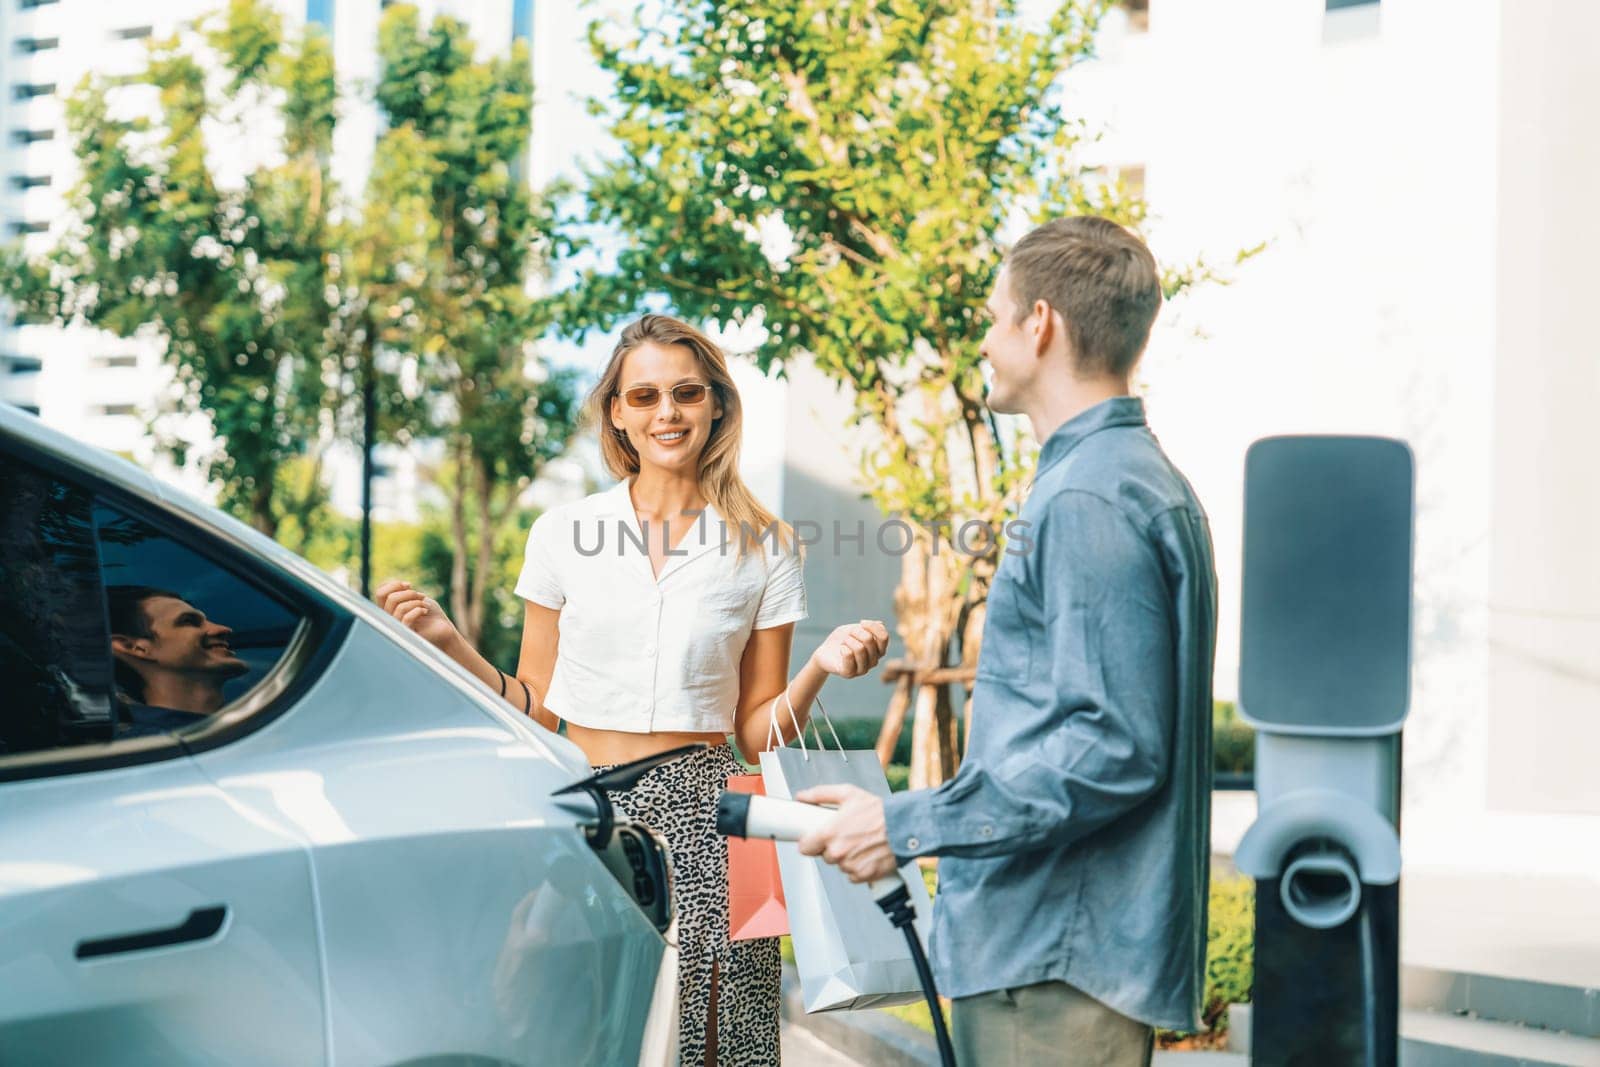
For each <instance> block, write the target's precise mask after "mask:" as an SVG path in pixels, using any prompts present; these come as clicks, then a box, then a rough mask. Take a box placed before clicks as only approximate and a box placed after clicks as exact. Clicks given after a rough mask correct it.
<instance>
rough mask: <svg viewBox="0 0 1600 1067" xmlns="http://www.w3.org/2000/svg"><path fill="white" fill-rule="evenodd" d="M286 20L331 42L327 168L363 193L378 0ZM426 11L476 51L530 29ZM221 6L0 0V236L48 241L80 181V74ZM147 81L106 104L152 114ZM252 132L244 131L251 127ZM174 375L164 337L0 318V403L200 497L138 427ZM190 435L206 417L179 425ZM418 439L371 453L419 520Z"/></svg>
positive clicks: (117, 66) (482, 9)
mask: <svg viewBox="0 0 1600 1067" xmlns="http://www.w3.org/2000/svg"><path fill="white" fill-rule="evenodd" d="M269 3H270V4H271V5H272V6H273V7H274V8H276V9H277V10H278V11H279V12H280V13H281V14H282V15H283V17H284V20H285V22H286V24H287V26H288V27H289V28H290V29H291V31H292V30H293V29H295V28H296V27H298V26H300V25H304V24H305V23H317V24H320V25H321V26H322V27H324V29H325V30H326V32H328V33H329V34H330V35H331V37H332V40H333V48H334V59H335V64H336V67H337V70H338V73H339V78H340V81H341V87H342V90H343V91H344V98H343V99H342V101H341V106H340V129H339V133H338V136H337V137H336V139H335V148H334V159H333V171H334V177H335V178H336V180H337V181H338V182H339V183H340V185H341V187H342V188H343V189H344V190H345V192H346V194H347V195H350V196H352V197H353V196H357V195H359V193H360V191H361V188H362V186H363V185H364V183H365V181H366V176H367V171H368V169H369V167H370V165H371V160H372V148H373V144H374V143H375V141H376V138H377V135H378V131H379V118H378V114H377V110H376V107H375V106H374V105H373V103H372V102H371V100H370V99H369V98H368V97H367V96H366V95H365V94H364V92H363V86H364V85H366V84H370V82H371V80H372V78H373V77H374V76H375V75H376V73H377V30H378V20H379V17H380V14H381V12H382V9H383V8H384V7H387V6H388V3H387V2H386V0H269ZM416 6H417V7H418V9H419V11H420V13H421V15H422V17H423V19H424V20H425V21H426V20H431V19H432V18H433V17H434V16H436V15H450V16H453V17H455V18H458V19H460V20H462V21H463V22H465V23H466V24H467V25H468V27H469V30H470V32H471V35H472V37H473V40H474V41H475V43H476V44H477V46H478V48H479V51H480V54H492V53H495V52H504V51H506V50H507V49H508V48H509V47H510V46H511V43H512V41H513V40H515V39H518V38H522V39H531V37H532V34H533V15H534V6H533V0H432V2H429V0H421V2H419V3H417V4H416ZM223 7H225V0H162V2H161V3H158V4H119V3H113V2H111V0H0V183H3V184H0V242H10V241H14V240H17V239H19V238H20V239H21V240H22V242H23V247H24V248H25V249H26V250H27V251H28V252H30V253H38V252H41V251H43V250H44V249H46V248H48V247H50V245H51V243H52V242H53V241H54V239H55V238H56V236H58V235H59V234H60V233H61V232H62V229H63V227H64V226H65V225H66V224H67V223H68V219H67V218H66V196H67V194H68V193H69V192H70V190H71V188H72V185H73V183H74V182H75V181H76V178H77V169H76V160H75V157H74V154H73V151H72V146H71V143H70V139H69V137H68V133H67V130H66V127H65V115H64V108H65V101H66V98H67V96H68V95H69V94H70V93H71V91H72V90H73V88H74V87H76V86H77V85H78V84H79V82H80V81H81V80H82V79H83V78H84V77H86V76H88V75H95V76H98V77H106V78H116V77H127V76H131V75H136V74H137V73H138V72H139V71H140V70H141V69H142V68H143V65H144V62H145V55H146V53H145V48H146V45H147V43H148V42H149V41H150V40H151V39H152V38H162V37H165V36H168V35H170V34H172V33H174V32H176V31H178V30H180V29H181V28H182V27H183V26H185V25H186V24H189V23H192V22H193V21H194V20H195V19H197V18H200V17H202V16H204V15H207V14H209V13H212V12H215V11H218V10H220V9H222V8H223ZM153 92H154V90H153V88H152V87H151V86H149V85H141V84H137V83H134V82H132V81H131V80H130V82H129V83H128V84H123V85H117V86H115V87H114V88H113V89H112V90H111V93H112V104H113V106H114V107H115V108H117V110H118V111H119V112H121V113H123V114H124V115H127V116H129V117H131V116H132V115H136V114H140V113H149V112H150V111H151V110H152V109H153V107H154V104H155V100H154V97H153ZM246 138H247V140H248V134H247V135H246ZM211 149H212V152H213V155H214V159H215V161H216V162H217V163H218V165H219V167H220V168H222V169H223V170H228V169H230V168H231V169H237V170H238V172H239V173H242V171H243V167H244V166H246V165H248V164H249V163H250V162H253V161H259V162H268V161H269V159H270V153H272V152H274V151H276V149H275V146H274V145H272V144H271V143H270V142H268V141H266V140H265V139H263V142H262V143H259V144H257V143H246V144H242V145H224V144H216V145H212V146H211ZM170 382H171V374H170V372H169V371H167V369H166V368H165V367H164V366H163V363H162V359H161V350H160V347H159V343H158V342H156V341H153V340H143V339H125V338H118V337H115V336H113V335H111V334H107V333H104V332H102V331H98V330H91V329H86V328H81V327H65V328H62V327H57V326H54V325H48V324H30V323H26V322H20V321H17V320H16V319H15V318H14V317H13V315H12V314H11V312H10V310H9V309H7V310H6V312H5V314H4V316H3V318H0V402H7V403H12V404H16V405H18V406H20V407H22V408H24V409H25V410H28V411H32V412H34V413H35V414H38V415H39V416H40V417H41V418H42V419H44V420H45V421H47V422H49V423H51V424H52V425H55V426H58V427H60V428H62V429H65V430H66V431H67V432H69V433H71V434H73V435H74V436H75V437H78V438H79V439H80V440H83V441H87V442H89V443H92V444H95V445H99V446H101V447H104V448H107V449H110V450H112V451H114V452H120V453H123V454H125V455H128V456H130V457H132V458H134V459H136V460H137V461H139V462H141V463H144V464H146V465H148V466H150V467H152V468H153V469H155V470H156V471H157V472H158V473H160V474H161V475H162V476H163V477H166V478H169V479H172V480H175V481H178V482H180V483H181V484H184V485H185V487H186V488H188V489H190V490H192V491H195V492H198V493H201V494H202V495H204V494H205V493H206V491H207V490H206V486H205V485H204V484H203V483H202V481H201V480H200V478H199V476H198V475H197V474H196V473H195V472H193V471H187V472H186V471H181V470H176V469H174V468H173V467H172V465H171V464H170V463H169V462H168V461H167V460H166V459H165V458H164V457H163V456H161V455H159V454H158V453H157V452H156V449H155V447H154V444H153V442H152V439H151V437H150V436H149V434H148V433H147V426H148V424H149V420H150V418H151V417H152V415H154V414H155V412H156V411H157V410H158V408H159V406H160V403H161V399H162V394H163V392H164V390H165V389H166V388H167V387H168V385H169V383H170ZM183 430H184V432H185V436H188V437H190V438H191V439H192V438H193V437H194V436H195V435H196V434H197V433H198V434H203V433H204V432H205V431H204V427H203V426H196V425H192V424H191V425H187V426H185V427H183ZM426 454H427V453H426V449H387V448H385V449H380V450H379V454H378V455H377V457H376V459H377V469H378V471H379V478H378V479H377V482H376V484H375V486H374V499H375V511H376V513H377V514H378V515H379V517H381V518H401V519H409V520H414V519H415V518H416V517H417V509H418V502H419V499H420V498H421V496H422V493H423V486H424V479H423V477H422V470H421V468H422V464H423V463H424V462H425V460H426ZM327 458H328V470H329V473H330V477H331V479H332V483H333V486H332V487H333V494H334V503H335V506H337V507H340V508H341V510H345V511H353V510H354V509H355V508H356V507H357V506H358V501H359V498H360V493H359V480H358V479H359V453H358V452H357V450H355V449H354V448H352V447H349V446H348V445H338V444H335V445H334V446H332V447H331V448H330V451H329V455H328V457H327Z"/></svg>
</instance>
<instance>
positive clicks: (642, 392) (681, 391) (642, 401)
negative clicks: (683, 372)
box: [622, 382, 709, 408]
mask: <svg viewBox="0 0 1600 1067" xmlns="http://www.w3.org/2000/svg"><path fill="white" fill-rule="evenodd" d="M708 388H709V387H708V386H707V385H706V384H705V383H704V382H679V383H678V384H677V385H674V386H673V387H672V390H671V392H672V402H673V403H674V404H683V405H685V406H687V405H689V404H699V403H702V402H703V401H704V400H705V398H706V390H707V389H708ZM622 399H623V400H625V401H627V402H628V406H629V407H630V408H653V407H655V406H656V405H657V404H659V403H661V390H660V389H657V388H656V387H655V386H653V385H636V386H634V387H633V388H632V389H628V390H626V391H624V392H623V394H622Z"/></svg>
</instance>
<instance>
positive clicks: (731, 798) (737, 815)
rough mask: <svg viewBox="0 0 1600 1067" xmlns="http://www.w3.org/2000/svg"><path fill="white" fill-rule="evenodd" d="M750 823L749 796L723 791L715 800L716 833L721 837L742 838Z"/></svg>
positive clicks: (729, 790) (747, 794) (727, 790)
mask: <svg viewBox="0 0 1600 1067" xmlns="http://www.w3.org/2000/svg"><path fill="white" fill-rule="evenodd" d="M749 821H750V794H749V793H735V792H734V791H733V790H731V789H724V790H723V791H722V795H721V796H719V797H718V798H717V833H718V834H720V835H722V836H723V837H744V836H746V835H745V827H746V826H747V825H748V824H749Z"/></svg>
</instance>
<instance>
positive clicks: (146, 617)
mask: <svg viewBox="0 0 1600 1067" xmlns="http://www.w3.org/2000/svg"><path fill="white" fill-rule="evenodd" d="M106 602H107V608H108V615H109V621H110V624H111V627H110V628H111V654H112V656H113V657H114V658H115V660H116V671H117V684H118V686H119V687H120V688H121V689H122V690H123V691H124V692H125V693H126V694H127V695H128V696H129V697H131V698H132V700H131V701H129V702H128V712H129V715H130V716H131V718H132V720H133V727H132V728H131V729H129V728H125V729H123V730H121V731H119V736H129V735H134V734H140V733H153V732H159V731H161V730H168V729H175V728H178V727H182V726H187V725H191V724H193V723H194V722H195V721H196V720H197V719H198V718H199V717H200V716H203V715H209V714H211V713H212V712H214V711H216V710H217V709H218V708H220V707H222V704H223V695H222V686H223V683H224V682H226V681H227V680H228V679H230V678H236V677H238V676H239V675H241V674H245V673H247V672H248V671H249V670H250V668H249V666H247V665H246V664H245V662H244V661H243V660H241V659H240V658H239V657H238V656H236V655H234V654H233V649H232V648H231V647H229V645H228V635H229V634H230V633H232V632H233V631H232V630H231V629H229V628H228V627H226V626H224V625H222V624H221V623H219V622H213V621H211V620H210V619H207V618H206V616H205V613H204V612H202V611H201V610H200V609H199V608H196V607H195V606H194V605H192V604H190V603H189V602H188V601H186V600H184V599H183V597H181V596H180V595H178V594H177V593H174V592H171V591H170V590H166V589H156V588H154V587H152V586H148V585H113V586H108V587H107V588H106Z"/></svg>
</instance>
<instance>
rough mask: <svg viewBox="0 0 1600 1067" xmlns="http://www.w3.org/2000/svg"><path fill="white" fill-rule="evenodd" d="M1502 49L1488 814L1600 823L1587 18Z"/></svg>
mask: <svg viewBox="0 0 1600 1067" xmlns="http://www.w3.org/2000/svg"><path fill="white" fill-rule="evenodd" d="M1501 34H1502V47H1501V52H1500V84H1501V96H1500V112H1499V138H1500V159H1499V181H1500V211H1499V216H1498V227H1497V230H1496V238H1497V246H1498V247H1497V255H1496V260H1497V273H1496V280H1495V298H1496V301H1497V304H1498V325H1497V329H1496V331H1495V345H1496V353H1495V376H1494V465H1493V492H1494V505H1493V512H1492V514H1493V527H1492V529H1493V543H1492V548H1491V552H1490V558H1491V568H1490V589H1489V645H1490V658H1489V694H1490V705H1489V707H1490V712H1489V743H1490V752H1492V753H1493V756H1492V758H1491V760H1490V762H1489V800H1490V804H1491V806H1492V807H1494V808H1497V809H1509V810H1532V811H1554V812H1573V813H1585V814H1590V815H1600V770H1597V763H1600V549H1597V547H1596V532H1597V531H1600V471H1597V468H1596V464H1597V463H1600V418H1597V417H1596V415H1597V412H1600V334H1597V332H1596V326H1597V324H1596V320H1595V307H1596V303H1595V293H1596V291H1597V290H1600V207H1597V206H1596V202H1595V190H1596V189H1600V141H1597V140H1596V131H1597V130H1600V66H1597V65H1596V64H1595V62H1594V42H1595V41H1597V40H1600V7H1597V6H1596V5H1594V4H1572V3H1563V2H1561V0H1518V2H1517V3H1510V2H1507V3H1506V4H1505V6H1504V13H1503V16H1502V23H1501Z"/></svg>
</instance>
